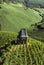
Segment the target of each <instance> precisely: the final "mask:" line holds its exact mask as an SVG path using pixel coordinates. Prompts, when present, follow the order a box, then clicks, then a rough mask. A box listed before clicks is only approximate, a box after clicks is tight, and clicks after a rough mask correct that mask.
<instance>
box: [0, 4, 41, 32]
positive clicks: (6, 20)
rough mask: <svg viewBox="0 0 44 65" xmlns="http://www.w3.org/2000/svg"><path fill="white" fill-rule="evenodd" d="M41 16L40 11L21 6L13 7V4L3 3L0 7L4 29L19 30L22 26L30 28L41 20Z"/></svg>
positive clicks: (0, 18)
mask: <svg viewBox="0 0 44 65" xmlns="http://www.w3.org/2000/svg"><path fill="white" fill-rule="evenodd" d="M40 20H41V17H40V16H39V14H38V12H36V11H34V10H32V9H28V10H25V9H24V8H20V7H13V6H12V5H8V4H2V9H0V23H1V25H2V30H5V31H19V30H20V28H30V25H31V24H34V23H36V22H40Z"/></svg>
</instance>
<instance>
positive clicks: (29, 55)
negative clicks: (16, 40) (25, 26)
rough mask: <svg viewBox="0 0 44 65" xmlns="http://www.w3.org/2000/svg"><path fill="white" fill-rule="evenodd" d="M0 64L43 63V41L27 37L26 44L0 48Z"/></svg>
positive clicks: (30, 64) (25, 64)
mask: <svg viewBox="0 0 44 65" xmlns="http://www.w3.org/2000/svg"><path fill="white" fill-rule="evenodd" d="M0 56H1V57H0V64H1V65H44V43H42V42H40V41H37V40H35V39H32V38H29V41H28V43H27V44H19V45H15V44H12V45H11V44H10V45H8V46H7V45H5V47H2V48H0Z"/></svg>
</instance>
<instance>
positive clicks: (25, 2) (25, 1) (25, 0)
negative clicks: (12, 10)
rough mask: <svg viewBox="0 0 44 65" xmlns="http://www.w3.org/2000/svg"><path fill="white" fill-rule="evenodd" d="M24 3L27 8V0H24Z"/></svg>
mask: <svg viewBox="0 0 44 65" xmlns="http://www.w3.org/2000/svg"><path fill="white" fill-rule="evenodd" d="M24 5H25V6H26V7H27V8H28V7H29V0H24Z"/></svg>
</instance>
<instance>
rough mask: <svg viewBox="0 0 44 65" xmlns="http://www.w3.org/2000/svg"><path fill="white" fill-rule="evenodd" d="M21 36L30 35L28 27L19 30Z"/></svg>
mask: <svg viewBox="0 0 44 65" xmlns="http://www.w3.org/2000/svg"><path fill="white" fill-rule="evenodd" d="M19 35H20V37H28V33H27V30H26V29H21V30H20V32H19Z"/></svg>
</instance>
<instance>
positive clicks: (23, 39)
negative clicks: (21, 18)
mask: <svg viewBox="0 0 44 65" xmlns="http://www.w3.org/2000/svg"><path fill="white" fill-rule="evenodd" d="M27 39H28V33H27V30H26V29H25V28H24V29H21V30H20V31H19V34H18V36H17V40H18V42H19V43H26V42H27Z"/></svg>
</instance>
